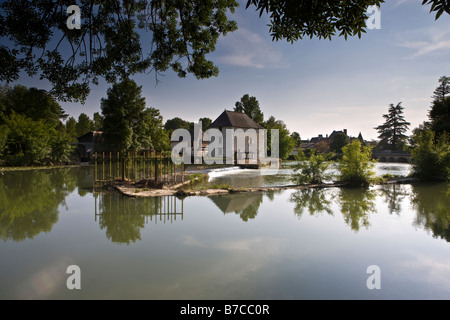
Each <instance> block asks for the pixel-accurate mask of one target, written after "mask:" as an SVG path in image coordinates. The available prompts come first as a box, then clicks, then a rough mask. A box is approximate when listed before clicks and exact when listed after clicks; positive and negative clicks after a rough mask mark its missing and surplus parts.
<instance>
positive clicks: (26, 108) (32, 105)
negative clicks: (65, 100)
mask: <svg viewBox="0 0 450 320" xmlns="http://www.w3.org/2000/svg"><path fill="white" fill-rule="evenodd" d="M2 91H3V94H1V95H0V100H1V101H0V105H1V106H2V107H1V108H2V109H3V110H2V113H3V114H5V115H9V114H11V112H12V111H14V112H15V113H16V114H22V115H25V116H26V117H27V118H30V119H32V120H34V121H38V120H44V121H45V122H46V123H47V124H49V125H50V126H56V125H57V124H59V123H60V121H61V120H64V119H66V118H67V115H66V114H65V113H64V110H63V109H62V107H61V106H60V105H59V103H58V102H57V101H55V100H54V99H53V97H52V96H51V95H50V94H48V93H47V92H46V91H45V90H39V89H37V88H27V87H25V86H23V85H16V86H14V87H13V88H10V87H7V86H6V87H4V89H3V90H2Z"/></svg>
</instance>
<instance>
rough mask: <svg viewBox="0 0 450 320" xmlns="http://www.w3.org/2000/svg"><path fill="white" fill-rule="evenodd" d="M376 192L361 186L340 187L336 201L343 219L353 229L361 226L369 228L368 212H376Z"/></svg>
mask: <svg viewBox="0 0 450 320" xmlns="http://www.w3.org/2000/svg"><path fill="white" fill-rule="evenodd" d="M376 196H377V192H376V191H375V190H371V189H363V188H342V189H340V191H339V196H338V203H339V205H340V207H341V213H342V214H343V215H344V221H345V223H347V224H348V225H349V226H350V228H352V230H353V231H355V232H358V231H359V229H360V228H361V227H365V228H366V229H368V228H369V226H370V223H369V214H370V213H375V212H376V206H375V198H376Z"/></svg>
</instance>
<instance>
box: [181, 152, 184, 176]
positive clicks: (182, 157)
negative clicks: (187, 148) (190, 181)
mask: <svg viewBox="0 0 450 320" xmlns="http://www.w3.org/2000/svg"><path fill="white" fill-rule="evenodd" d="M181 182H184V152H182V153H181Z"/></svg>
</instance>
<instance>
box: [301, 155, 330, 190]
mask: <svg viewBox="0 0 450 320" xmlns="http://www.w3.org/2000/svg"><path fill="white" fill-rule="evenodd" d="M332 156H333V154H331V153H329V154H323V153H317V152H316V151H315V150H311V152H310V154H309V156H308V157H307V156H305V154H304V153H299V155H298V156H297V157H296V159H297V160H298V161H299V162H298V164H297V165H295V166H294V172H295V174H294V181H295V182H296V183H297V184H305V183H306V184H308V183H313V184H316V183H323V182H324V181H325V180H330V179H331V178H332V175H331V174H330V173H327V170H328V168H329V166H330V164H331V162H330V159H331V157H332Z"/></svg>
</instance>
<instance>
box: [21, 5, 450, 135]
mask: <svg viewBox="0 0 450 320" xmlns="http://www.w3.org/2000/svg"><path fill="white" fill-rule="evenodd" d="M239 2H240V3H241V6H240V7H239V8H238V9H237V10H236V12H235V14H233V15H230V17H231V18H232V19H233V20H235V21H236V22H237V25H238V30H237V31H235V32H233V33H229V34H228V35H227V36H225V37H222V38H220V39H219V41H218V43H217V46H216V50H215V52H214V53H212V54H211V55H209V56H208V57H207V58H209V59H211V60H212V61H214V62H215V64H216V65H217V66H218V67H219V69H220V74H219V76H218V77H213V78H210V79H204V80H197V79H196V78H195V77H192V76H188V77H186V78H178V77H177V75H176V74H175V73H174V72H172V71H168V72H166V73H165V74H164V76H162V77H159V80H160V82H159V83H158V84H156V82H155V75H154V74H147V75H139V76H136V77H135V78H134V79H135V80H136V82H137V83H138V84H139V85H141V86H142V93H143V96H144V97H145V98H146V103H147V107H154V108H156V109H159V110H160V113H161V115H162V116H163V118H164V121H166V120H168V119H171V118H174V117H180V118H182V119H184V120H188V121H195V122H197V121H198V119H199V118H202V117H209V118H211V119H212V120H214V119H216V118H217V117H218V116H219V115H220V114H221V113H222V112H223V110H224V109H227V110H232V109H233V108H234V105H235V103H236V102H237V101H239V100H240V98H241V97H242V96H243V95H244V94H249V95H250V96H254V97H255V98H256V99H257V100H258V101H259V105H260V108H261V111H262V112H263V113H264V118H265V119H268V118H269V117H270V116H274V117H275V118H276V119H277V120H283V121H284V123H285V124H286V126H287V128H288V129H289V130H290V131H291V132H294V131H296V132H298V133H300V135H301V137H302V139H310V138H312V137H314V136H317V135H319V134H323V135H324V136H325V135H326V134H330V133H331V132H332V131H333V130H342V129H347V130H348V134H349V135H351V136H357V135H358V134H359V133H360V132H361V133H362V135H363V137H364V138H365V139H366V140H372V139H377V136H378V133H377V131H376V130H375V129H374V128H375V127H376V126H378V125H380V124H382V123H383V117H382V115H383V114H385V113H387V111H388V108H389V105H390V104H395V105H396V104H397V103H399V102H401V104H402V106H403V107H404V108H405V110H404V116H405V119H406V120H407V121H409V122H410V123H411V126H410V130H412V129H413V128H415V127H417V126H418V125H419V124H421V123H422V122H423V121H425V120H427V119H428V117H427V113H428V110H429V109H430V104H431V96H432V94H433V91H434V89H435V88H436V87H437V86H438V85H439V82H438V80H439V78H440V77H441V76H444V75H447V76H450V59H449V57H450V16H449V15H448V14H445V13H444V14H443V15H442V16H441V17H440V18H439V19H438V20H437V21H435V14H434V13H429V8H430V7H429V6H428V5H427V6H423V5H422V0H387V1H386V3H385V4H382V5H381V15H380V16H381V29H373V30H367V33H366V34H363V36H362V37H361V38H358V37H354V38H348V39H347V40H345V39H344V38H343V37H334V38H332V40H331V41H330V40H318V39H312V40H310V39H304V40H299V41H297V42H295V43H294V44H291V43H288V42H286V41H278V42H276V41H272V38H271V36H270V33H269V27H268V26H267V24H268V23H269V20H268V18H267V17H266V16H265V15H263V16H262V17H261V18H260V17H259V13H257V12H256V11H255V10H254V8H252V7H250V8H249V9H247V10H246V9H245V3H246V1H239ZM20 81H25V80H20ZM20 81H18V83H20ZM23 84H26V85H28V86H35V87H38V88H43V89H48V88H46V87H45V86H46V85H45V83H43V82H41V81H39V80H38V79H32V80H31V81H27V83H23ZM110 86H111V85H110V84H105V83H103V82H101V83H100V84H99V85H98V86H95V85H92V87H91V94H90V96H89V97H88V99H87V100H86V103H85V104H84V105H83V104H81V103H61V106H62V107H63V109H64V110H65V111H66V113H68V114H69V115H71V116H74V117H75V118H77V117H78V115H79V114H80V113H82V112H83V113H86V114H88V115H89V116H92V115H93V113H94V112H100V111H101V108H100V101H101V98H103V97H106V92H107V88H108V87H110Z"/></svg>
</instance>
